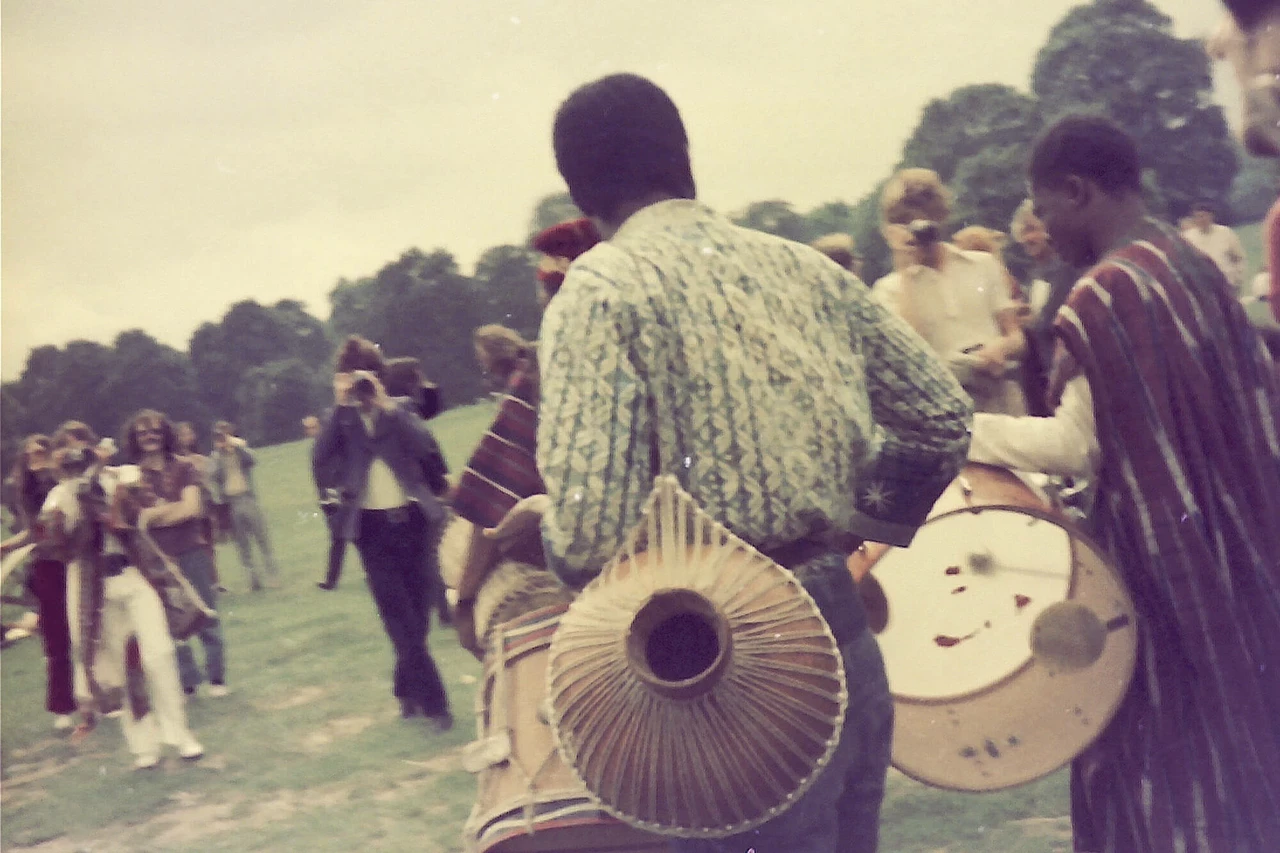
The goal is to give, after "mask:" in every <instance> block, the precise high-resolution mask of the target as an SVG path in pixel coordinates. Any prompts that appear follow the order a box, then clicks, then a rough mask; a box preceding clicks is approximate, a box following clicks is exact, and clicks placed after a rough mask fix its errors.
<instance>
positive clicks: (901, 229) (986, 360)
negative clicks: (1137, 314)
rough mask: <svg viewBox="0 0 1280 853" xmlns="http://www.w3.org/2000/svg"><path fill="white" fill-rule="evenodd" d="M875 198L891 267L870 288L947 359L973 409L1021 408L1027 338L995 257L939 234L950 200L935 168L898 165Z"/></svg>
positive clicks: (1023, 408) (1008, 411)
mask: <svg viewBox="0 0 1280 853" xmlns="http://www.w3.org/2000/svg"><path fill="white" fill-rule="evenodd" d="M880 205H881V216H882V219H883V226H882V230H883V233H884V236H885V240H886V241H888V243H889V247H890V248H891V249H892V250H893V258H894V271H893V272H892V273H890V274H889V275H887V276H885V277H884V278H882V279H880V280H879V281H877V282H876V283H875V286H874V287H873V288H872V295H874V296H875V297H876V298H877V299H879V300H880V301H881V302H882V303H883V304H884V305H886V306H887V307H888V308H890V309H891V310H893V311H896V312H897V313H898V314H899V315H901V316H902V318H903V319H904V320H906V321H907V323H909V324H910V325H911V327H912V328H914V329H915V330H916V332H917V333H919V335H920V336H921V337H922V338H924V339H925V341H926V342H927V343H928V344H929V345H930V346H931V347H933V349H934V351H935V352H937V353H938V355H939V356H941V357H942V359H943V360H944V361H945V362H946V363H947V364H948V366H950V367H951V370H952V372H953V373H955V375H956V378H957V379H959V380H960V384H961V385H963V386H964V388H965V390H966V391H967V392H969V395H970V396H971V397H973V400H974V408H975V410H976V411H980V412H999V413H1003V414H1011V415H1021V414H1025V413H1026V403H1025V400H1024V399H1023V396H1022V390H1021V388H1020V387H1019V385H1018V382H1017V378H1016V372H1017V365H1018V360H1019V359H1020V358H1021V357H1022V354H1023V352H1024V351H1025V349H1026V339H1025V338H1024V337H1023V334H1022V328H1021V324H1020V323H1019V320H1018V305H1017V303H1016V302H1014V300H1013V298H1012V295H1011V294H1010V290H1009V284H1008V279H1007V276H1006V274H1005V272H1004V270H1003V269H1002V268H1001V266H1000V262H999V261H998V260H996V259H995V258H994V257H993V256H992V255H990V254H987V253H985V252H965V251H961V250H960V249H957V248H956V247H955V246H952V245H951V244H949V243H945V242H943V241H942V239H941V225H940V223H942V222H944V221H946V219H947V217H948V215H949V214H950V201H949V198H948V193H947V190H946V188H945V187H943V186H942V181H941V180H940V179H939V177H938V175H937V173H935V172H932V171H930V170H928V169H904V170H902V171H900V172H898V173H897V174H896V175H894V176H893V177H892V178H890V180H889V183H888V184H886V185H885V189H884V194H883V195H882V196H881V200H880Z"/></svg>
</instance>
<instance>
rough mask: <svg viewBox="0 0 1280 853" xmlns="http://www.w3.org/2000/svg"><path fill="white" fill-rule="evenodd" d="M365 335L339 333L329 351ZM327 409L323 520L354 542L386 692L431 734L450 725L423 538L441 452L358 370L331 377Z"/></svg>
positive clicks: (438, 519)
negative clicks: (382, 636)
mask: <svg viewBox="0 0 1280 853" xmlns="http://www.w3.org/2000/svg"><path fill="white" fill-rule="evenodd" d="M365 345H367V346H369V347H372V346H373V345H372V344H370V343H369V342H368V341H363V339H360V338H355V337H353V338H352V339H349V340H348V342H347V345H346V347H344V351H343V353H340V354H339V367H341V366H343V360H344V354H345V352H346V351H347V350H348V349H351V348H352V347H353V346H365ZM334 402H335V407H334V410H333V414H332V416H330V417H329V418H328V419H327V420H326V422H325V423H324V425H323V426H322V427H321V430H320V434H319V435H318V436H317V437H316V442H315V446H314V447H313V449H312V464H313V470H315V471H317V472H327V476H329V477H332V480H331V481H330V482H331V483H332V484H333V487H335V488H337V490H338V493H339V496H340V502H339V505H338V507H337V509H336V510H335V511H334V513H333V517H332V519H331V524H332V525H333V530H334V531H335V532H336V533H337V535H340V536H342V537H343V538H344V539H346V540H347V541H352V542H355V544H356V550H357V551H358V552H359V554H360V560H361V562H362V563H363V564H364V569H365V574H366V576H367V577H368V581H369V589H370V592H372V594H373V600H374V603H375V604H376V605H377V607H378V614H379V616H380V617H381V618H382V624H383V627H384V628H385V629H386V632H387V637H388V638H389V639H390V640H391V645H392V648H393V650H394V653H395V674H394V685H393V692H394V693H395V696H396V697H397V698H398V699H399V700H400V712H401V715H402V716H404V717H414V716H418V715H421V716H425V717H427V718H428V720H430V722H431V724H432V727H433V728H434V729H435V730H436V731H439V732H443V731H447V730H448V729H450V728H451V727H452V725H453V717H452V715H451V714H450V712H449V698H448V696H447V695H446V693H445V688H444V682H443V680H442V679H441V677H440V672H439V670H438V669H437V668H436V665H435V662H434V661H433V660H432V658H431V654H430V652H429V651H428V649H427V628H428V625H429V595H430V573H429V571H428V562H427V557H426V548H427V543H428V542H429V541H430V539H431V537H432V536H433V535H434V531H435V530H436V529H437V528H438V527H439V526H440V524H441V523H442V522H443V520H444V515H445V513H444V508H443V506H442V505H441V503H440V501H439V499H438V498H437V497H436V494H437V493H442V492H443V491H444V490H445V489H446V488H447V483H446V481H445V473H446V470H447V469H446V468H445V464H444V457H443V455H442V454H441V452H440V447H439V445H438V444H437V443H436V440H435V437H434V436H433V435H432V434H431V430H430V429H428V427H427V425H426V422H425V421H423V420H422V418H421V417H419V416H418V414H417V413H416V412H411V411H409V410H408V408H407V407H404V406H401V405H400V404H399V403H398V402H397V401H396V400H394V399H393V398H392V397H390V396H389V395H388V394H387V392H386V389H385V388H384V387H383V385H382V382H381V380H380V379H379V378H378V376H377V375H376V374H375V373H373V372H371V371H367V370H356V371H350V372H348V371H341V370H340V371H339V372H338V373H336V374H335V376H334Z"/></svg>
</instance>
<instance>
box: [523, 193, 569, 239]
mask: <svg viewBox="0 0 1280 853" xmlns="http://www.w3.org/2000/svg"><path fill="white" fill-rule="evenodd" d="M580 216H582V211H581V210H579V209H578V206H577V205H576V204H574V203H573V199H572V198H571V197H570V196H569V194H568V193H567V192H559V193H551V194H550V195H545V196H543V197H542V198H541V199H539V200H538V203H537V204H536V205H534V207H533V216H532V217H531V218H530V220H529V237H528V240H529V242H530V243H532V242H533V238H534V237H536V236H537V235H538V234H540V233H541V232H543V231H545V230H546V229H548V228H550V227H551V226H552V225H559V224H560V223H561V222H564V221H565V220H566V219H577V218H578V217H580Z"/></svg>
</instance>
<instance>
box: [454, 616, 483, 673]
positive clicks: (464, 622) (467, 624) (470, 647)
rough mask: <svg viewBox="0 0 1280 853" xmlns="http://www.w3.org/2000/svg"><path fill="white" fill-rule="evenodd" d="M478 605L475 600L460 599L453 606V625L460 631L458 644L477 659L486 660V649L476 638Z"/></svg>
mask: <svg viewBox="0 0 1280 853" xmlns="http://www.w3.org/2000/svg"><path fill="white" fill-rule="evenodd" d="M475 608H476V605H475V602H473V601H459V602H458V603H457V604H456V605H454V608H453V627H454V630H456V631H457V632H458V645H460V646H462V647H463V648H464V649H466V650H467V651H469V652H471V654H473V655H475V657H476V659H477V660H484V649H482V648H480V642H479V641H478V640H477V639H476V609H475Z"/></svg>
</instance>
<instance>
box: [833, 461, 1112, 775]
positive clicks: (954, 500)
mask: <svg viewBox="0 0 1280 853" xmlns="http://www.w3.org/2000/svg"><path fill="white" fill-rule="evenodd" d="M872 566H874V569H875V574H874V578H875V579H876V580H877V581H878V582H879V585H880V587H881V588H882V589H883V592H884V601H885V602H887V613H885V614H882V619H881V624H882V625H883V627H882V628H881V629H880V630H879V631H878V633H877V639H878V640H879V642H880V648H881V651H882V652H883V654H884V659H885V668H886V670H887V672H888V677H889V690H890V692H891V693H892V694H893V701H894V711H895V715H896V717H895V722H894V741H893V763H894V766H896V767H897V768H898V769H899V770H901V771H902V772H903V773H905V774H907V775H908V776H911V777H912V778H914V779H917V780H918V781H921V782H924V783H926V784H929V785H933V786H935V787H940V788H947V789H952V790H959V791H990V790H997V789H1000V788H1006V787H1010V786H1013V785H1019V784H1023V783H1025V782H1030V781H1033V780H1035V779H1038V778H1040V777H1042V776H1045V775H1047V774H1049V773H1052V772H1053V771H1055V770H1057V769H1058V768H1060V767H1062V766H1063V765H1064V764H1066V763H1067V762H1069V761H1070V760H1071V759H1072V758H1074V757H1075V756H1076V755H1078V754H1079V753H1080V752H1081V751H1082V750H1083V749H1084V748H1085V747H1087V746H1088V745H1089V744H1090V743H1092V742H1093V740H1094V739H1096V738H1097V736H1098V735H1099V734H1100V733H1101V731H1102V729H1103V727H1104V726H1105V725H1106V724H1107V723H1108V722H1109V721H1110V719H1111V717H1112V716H1113V715H1114V714H1115V711H1116V709H1117V707H1118V706H1119V704H1120V702H1121V700H1122V699H1123V698H1124V695H1125V693H1126V691H1127V690H1128V686H1129V682H1130V680H1131V678H1132V676H1133V669H1134V663H1135V660H1136V655H1137V634H1136V627H1137V625H1136V619H1137V617H1136V615H1135V612H1134V609H1133V604H1132V602H1131V601H1130V599H1129V596H1128V594H1127V592H1126V590H1125V588H1124V586H1123V583H1122V581H1121V580H1120V577H1119V575H1118V574H1117V573H1116V571H1115V570H1114V568H1113V567H1112V566H1111V565H1110V564H1109V563H1108V562H1107V559H1106V557H1105V556H1104V555H1103V553H1102V552H1101V551H1100V549H1099V548H1098V546H1097V545H1095V544H1094V543H1093V542H1091V541H1090V540H1089V539H1088V538H1087V537H1086V536H1084V534H1082V533H1081V532H1080V531H1078V530H1077V529H1075V528H1074V527H1073V526H1072V525H1071V524H1070V523H1069V522H1067V521H1066V520H1065V519H1064V518H1063V517H1062V516H1061V515H1059V514H1057V513H1056V512H1054V511H1052V510H1050V509H1048V508H1047V507H1046V506H1045V505H1044V504H1043V502H1042V501H1041V500H1040V499H1039V497H1038V496H1037V495H1036V494H1035V493H1034V492H1033V491H1032V490H1031V489H1030V488H1029V487H1027V486H1025V485H1023V484H1021V483H1020V481H1018V480H1017V479H1016V478H1014V477H1013V475H1011V474H1009V473H1008V472H1001V471H998V470H992V469H987V468H984V467H978V466H970V467H969V468H966V470H965V472H964V474H963V475H962V476H961V478H959V479H958V480H957V481H956V483H955V484H953V487H952V488H950V489H948V490H947V492H946V493H944V494H943V496H942V497H941V498H940V499H939V501H938V504H937V505H936V506H935V508H934V512H933V514H932V515H931V517H930V518H929V520H928V521H926V522H925V524H924V525H923V526H922V527H921V528H920V530H919V532H918V533H917V534H916V538H915V540H914V541H913V542H912V544H911V547H910V548H883V547H882V548H878V549H876V550H875V551H872V550H871V549H867V551H866V552H864V553H861V554H859V555H855V557H854V559H852V560H851V561H850V567H851V569H852V570H853V571H854V573H855V575H860V574H865V572H866V571H868V570H869V569H870V568H871V567H872Z"/></svg>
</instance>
